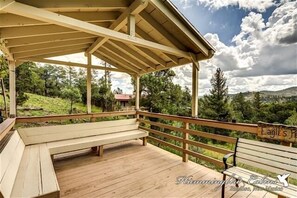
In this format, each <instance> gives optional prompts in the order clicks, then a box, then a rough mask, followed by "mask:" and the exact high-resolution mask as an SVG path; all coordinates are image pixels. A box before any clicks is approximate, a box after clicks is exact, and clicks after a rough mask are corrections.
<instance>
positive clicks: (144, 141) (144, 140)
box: [142, 137, 147, 146]
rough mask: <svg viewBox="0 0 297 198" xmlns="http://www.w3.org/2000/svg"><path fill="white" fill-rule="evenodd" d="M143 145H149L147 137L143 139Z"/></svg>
mask: <svg viewBox="0 0 297 198" xmlns="http://www.w3.org/2000/svg"><path fill="white" fill-rule="evenodd" d="M142 145H143V146H146V145H147V138H146V137H143V138H142Z"/></svg>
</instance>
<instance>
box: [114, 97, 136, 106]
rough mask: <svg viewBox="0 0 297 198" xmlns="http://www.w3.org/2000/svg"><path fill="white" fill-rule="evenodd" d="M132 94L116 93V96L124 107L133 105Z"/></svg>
mask: <svg viewBox="0 0 297 198" xmlns="http://www.w3.org/2000/svg"><path fill="white" fill-rule="evenodd" d="M133 97H134V96H133V95H132V94H115V95H114V98H115V100H116V101H117V103H118V104H120V105H121V107H122V108H127V107H131V104H130V103H129V102H130V101H131V100H132V99H133Z"/></svg>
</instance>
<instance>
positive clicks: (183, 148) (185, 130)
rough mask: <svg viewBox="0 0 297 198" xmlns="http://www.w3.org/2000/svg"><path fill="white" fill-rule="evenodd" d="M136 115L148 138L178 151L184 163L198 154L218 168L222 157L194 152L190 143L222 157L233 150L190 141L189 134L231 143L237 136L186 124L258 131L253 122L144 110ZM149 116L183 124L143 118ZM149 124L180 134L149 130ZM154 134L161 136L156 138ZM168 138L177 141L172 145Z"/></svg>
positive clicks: (254, 132) (150, 128)
mask: <svg viewBox="0 0 297 198" xmlns="http://www.w3.org/2000/svg"><path fill="white" fill-rule="evenodd" d="M137 117H139V119H138V121H139V122H140V123H143V125H144V126H140V128H141V129H143V130H147V131H148V132H149V133H150V136H149V138H148V139H150V140H152V141H153V142H155V143H158V144H161V145H163V146H167V147H169V148H171V149H174V150H176V151H179V152H181V153H182V157H183V161H185V162H186V161H188V156H189V155H190V156H192V157H197V158H199V159H200V160H203V161H206V162H209V163H211V164H214V165H215V166H217V167H223V162H222V160H221V159H215V158H212V157H209V156H206V155H204V154H202V153H199V152H195V151H193V150H192V149H190V147H189V146H196V147H198V148H203V149H206V150H210V151H213V152H216V153H218V154H222V156H223V155H224V154H227V153H231V152H233V151H232V150H229V149H225V148H221V147H216V146H213V145H210V144H206V143H202V142H198V141H194V140H190V139H189V135H192V136H193V135H194V136H198V137H203V138H209V139H212V140H218V141H222V142H226V143H231V144H235V143H236V138H234V137H229V136H224V135H218V134H213V133H208V132H203V131H199V130H193V129H190V128H189V124H193V125H199V126H204V127H212V128H220V129H228V130H233V131H241V132H248V133H252V134H257V125H255V124H243V123H228V122H219V121H215V120H206V119H199V118H191V117H181V116H174V115H166V114H159V113H149V112H143V111H138V112H137ZM148 117H150V118H159V119H162V120H171V121H176V122H181V123H182V126H181V127H175V126H172V125H169V124H164V123H160V122H154V121H150V120H148V119H146V118H148ZM147 126H148V127H147ZM151 126H155V127H159V128H162V129H168V130H170V131H175V132H179V133H181V134H182V135H180V136H175V135H172V134H168V133H165V132H161V131H159V130H155V129H152V127H151ZM157 136H159V137H162V138H157ZM164 138H166V140H169V141H165V140H164ZM162 139H163V140H162ZM170 140H174V141H178V142H179V143H180V144H179V145H175V144H173V143H171V142H170Z"/></svg>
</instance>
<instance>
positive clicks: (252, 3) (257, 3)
mask: <svg viewBox="0 0 297 198" xmlns="http://www.w3.org/2000/svg"><path fill="white" fill-rule="evenodd" d="M197 3H198V4H204V5H205V6H207V7H210V8H212V9H220V8H222V7H228V6H239V8H243V9H247V10H252V9H255V10H257V11H259V12H264V11H265V10H266V9H267V8H270V7H271V6H275V5H276V4H277V3H276V1H275V0H197Z"/></svg>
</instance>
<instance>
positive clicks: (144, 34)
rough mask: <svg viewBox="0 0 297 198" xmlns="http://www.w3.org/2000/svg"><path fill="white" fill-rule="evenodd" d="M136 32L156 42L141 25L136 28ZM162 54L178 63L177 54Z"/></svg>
mask: <svg viewBox="0 0 297 198" xmlns="http://www.w3.org/2000/svg"><path fill="white" fill-rule="evenodd" d="M136 33H137V35H139V36H140V37H141V38H143V39H146V40H148V41H151V42H156V41H155V40H154V39H153V38H152V37H151V36H150V35H149V34H147V33H146V32H145V31H143V30H142V29H140V28H139V27H137V28H136ZM162 54H164V56H166V57H167V58H169V59H170V60H171V61H173V62H174V63H176V64H177V63H178V58H177V57H176V56H174V55H171V54H166V53H162ZM165 65H166V64H165ZM165 65H164V66H165Z"/></svg>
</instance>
